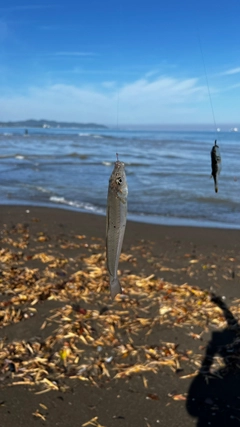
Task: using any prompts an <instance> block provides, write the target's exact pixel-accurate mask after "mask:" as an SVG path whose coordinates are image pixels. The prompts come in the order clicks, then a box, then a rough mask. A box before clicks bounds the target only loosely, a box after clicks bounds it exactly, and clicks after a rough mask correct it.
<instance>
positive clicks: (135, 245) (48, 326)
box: [0, 206, 240, 427]
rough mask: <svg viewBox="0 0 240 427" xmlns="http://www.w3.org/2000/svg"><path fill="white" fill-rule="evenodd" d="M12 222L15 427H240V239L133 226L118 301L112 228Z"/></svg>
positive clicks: (6, 252) (9, 377)
mask: <svg viewBox="0 0 240 427" xmlns="http://www.w3.org/2000/svg"><path fill="white" fill-rule="evenodd" d="M0 219H1V234H0V238H1V249H0V327H1V329H0V425H1V427H10V426H11V427H12V426H14V427H15V426H16V427H17V426H26V425H27V426H28V427H32V426H36V425H43V426H59V427H75V426H84V425H86V426H87V425H89V426H90V425H92V426H98V427H100V426H102V427H115V426H116V427H120V426H121V427H122V426H124V427H135V426H140V427H141V426H142V427H154V426H158V425H160V426H162V427H165V426H166V427H168V426H171V427H188V426H201V427H205V426H208V425H209V426H226V427H227V426H235V425H236V426H238V425H240V391H239V380H240V375H239V363H238V360H239V356H240V349H239V344H238V342H239V329H238V323H237V320H238V318H239V316H240V300H238V298H239V279H240V251H239V249H240V231H234V230H220V229H209V228H205V229H204V228H194V227H167V226H157V225H150V224H142V223H137V222H130V221H129V222H128V224H127V229H126V236H125V240H124V245H123V253H122V256H121V262H120V264H119V270H120V280H121V283H122V286H123V289H124V293H123V295H122V296H118V297H117V298H116V300H115V301H114V302H112V301H111V299H110V296H109V289H108V276H107V272H106V268H105V254H104V238H105V218H104V217H101V216H96V215H91V214H82V213H77V212H72V211H67V210H61V209H48V208H36V207H27V206H24V207H15V206H1V214H0ZM222 297H223V298H222ZM200 371H201V373H199V372H200Z"/></svg>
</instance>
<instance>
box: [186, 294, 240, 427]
mask: <svg viewBox="0 0 240 427" xmlns="http://www.w3.org/2000/svg"><path fill="white" fill-rule="evenodd" d="M212 301H213V302H214V303H215V304H216V305H217V306H218V307H220V308H221V309H222V311H223V314H224V316H225V318H226V321H227V327H226V329H224V331H222V332H213V333H212V339H211V341H210V342H209V344H208V347H207V350H206V356H205V358H204V360H203V362H202V367H201V370H200V373H199V374H198V375H197V377H195V378H194V380H193V382H192V384H191V386H190V389H189V392H188V399H187V403H186V406H187V410H188V412H189V414H190V415H191V416H192V417H196V418H197V419H198V421H197V424H196V425H197V427H208V426H211V427H235V426H239V427H240V326H239V325H238V322H237V320H236V319H235V318H234V316H233V314H232V313H231V311H230V310H229V309H228V308H227V306H226V304H225V303H224V302H223V301H222V299H221V298H220V297H216V296H215V295H214V296H212ZM214 356H217V357H220V358H222V360H221V362H223V367H222V368H220V369H218V370H216V371H214V370H213V369H211V366H212V364H213V358H214ZM210 369H211V371H210Z"/></svg>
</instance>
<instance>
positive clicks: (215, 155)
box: [211, 141, 222, 193]
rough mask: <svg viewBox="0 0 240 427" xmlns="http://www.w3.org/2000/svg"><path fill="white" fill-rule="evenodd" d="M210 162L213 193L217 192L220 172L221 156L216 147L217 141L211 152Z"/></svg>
mask: <svg viewBox="0 0 240 427" xmlns="http://www.w3.org/2000/svg"><path fill="white" fill-rule="evenodd" d="M211 161H212V177H213V179H214V186H215V192H216V193H217V192H218V176H219V174H220V172H221V167H222V166H221V156H220V150H219V146H218V145H217V141H215V144H214V146H213V148H212V151H211Z"/></svg>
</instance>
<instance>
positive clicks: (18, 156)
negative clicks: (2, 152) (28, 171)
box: [15, 155, 25, 160]
mask: <svg viewBox="0 0 240 427" xmlns="http://www.w3.org/2000/svg"><path fill="white" fill-rule="evenodd" d="M15 159H18V160H23V159H25V157H24V156H20V155H17V156H15Z"/></svg>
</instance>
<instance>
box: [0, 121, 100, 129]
mask: <svg viewBox="0 0 240 427" xmlns="http://www.w3.org/2000/svg"><path fill="white" fill-rule="evenodd" d="M0 127H26V128H98V129H107V126H104V125H99V124H97V123H75V122H56V121H54V120H32V119H31V120H23V121H19V122H0Z"/></svg>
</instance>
